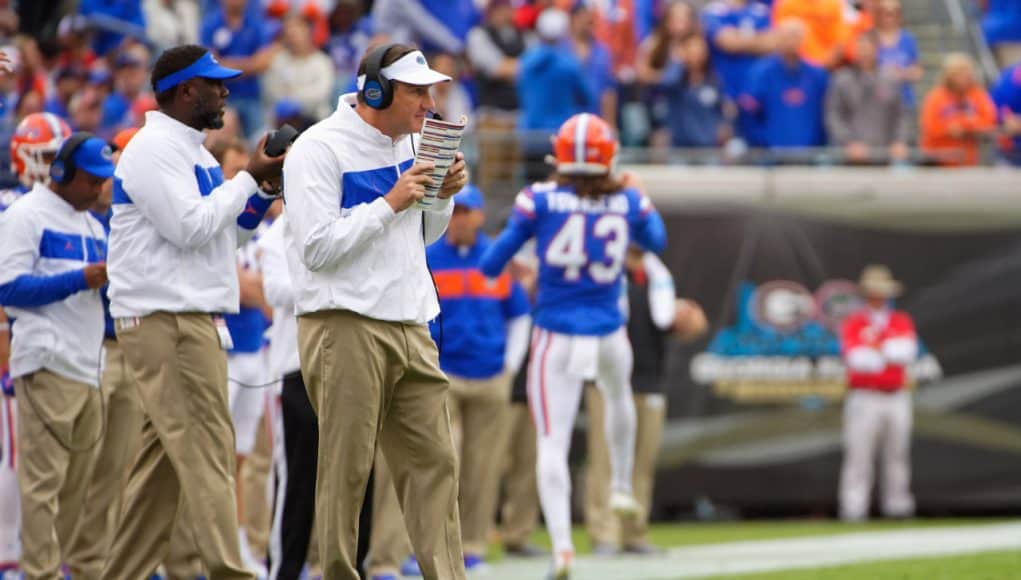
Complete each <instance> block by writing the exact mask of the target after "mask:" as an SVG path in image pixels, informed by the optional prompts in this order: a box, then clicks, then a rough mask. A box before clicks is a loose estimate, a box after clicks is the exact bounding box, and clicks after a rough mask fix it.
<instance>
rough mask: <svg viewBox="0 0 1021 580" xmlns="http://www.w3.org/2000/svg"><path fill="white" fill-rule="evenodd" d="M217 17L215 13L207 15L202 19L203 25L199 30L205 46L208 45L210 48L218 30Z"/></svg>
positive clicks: (200, 38)
mask: <svg viewBox="0 0 1021 580" xmlns="http://www.w3.org/2000/svg"><path fill="white" fill-rule="evenodd" d="M215 18H216V17H215V15H213V14H210V15H209V16H208V17H206V19H205V20H203V21H202V26H201V27H200V29H201V30H200V31H199V40H200V41H201V42H202V45H203V46H207V47H209V48H213V33H214V32H216V26H215V24H216V21H215V20H214V19H215ZM213 50H215V49H213Z"/></svg>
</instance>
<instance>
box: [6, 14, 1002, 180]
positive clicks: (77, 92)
mask: <svg viewBox="0 0 1021 580" xmlns="http://www.w3.org/2000/svg"><path fill="white" fill-rule="evenodd" d="M902 1H903V0H857V1H854V2H852V1H851V0H772V1H771V2H766V1H761V0H713V1H709V2H705V1H701V2H695V1H688V0H614V1H612V2H605V1H598V0H83V1H82V2H80V5H79V9H78V12H77V13H75V14H62V13H61V12H60V9H59V7H58V6H59V4H60V3H57V2H38V3H37V2H21V3H18V7H17V8H16V9H15V8H12V6H13V4H12V3H11V2H10V0H0V49H2V50H4V51H5V52H6V53H7V54H8V55H9V56H10V58H11V61H12V65H13V66H14V67H15V69H16V72H15V74H14V75H8V76H7V77H5V78H4V79H3V80H0V105H2V107H3V108H2V110H0V134H3V135H4V136H9V135H10V134H11V132H12V131H13V128H14V127H15V126H16V125H17V123H18V121H19V120H20V119H22V118H24V116H25V115H28V114H30V113H32V112H36V111H49V112H53V113H55V114H57V115H59V116H61V117H63V118H65V119H66V120H67V121H68V122H69V123H70V124H71V126H72V127H73V128H75V129H78V130H90V131H94V132H96V133H98V134H99V135H101V136H106V137H112V136H113V135H114V134H116V133H117V132H118V131H119V130H121V129H124V128H126V127H130V126H137V125H138V124H139V123H140V122H141V121H142V119H143V115H144V113H145V111H147V110H150V109H152V108H154V107H155V102H154V100H153V98H152V94H151V90H150V88H149V86H148V78H147V77H148V70H149V64H150V62H151V61H152V59H153V58H154V56H155V55H156V54H158V52H159V51H160V50H162V49H163V48H165V47H168V46H172V45H176V44H181V43H189V42H198V43H200V44H203V45H205V46H208V47H210V48H211V49H213V51H214V52H215V54H216V55H217V56H218V58H219V59H220V61H221V62H223V63H224V64H225V65H226V66H230V67H234V68H238V69H241V70H243V71H245V73H246V75H245V76H244V77H242V78H241V79H238V80H236V81H232V82H231V83H229V89H230V92H231V94H230V97H229V104H230V108H231V115H230V117H231V118H230V119H229V122H228V127H227V129H225V130H224V131H221V135H222V137H223V138H225V139H230V138H232V137H234V136H235V135H240V136H242V137H246V138H248V139H249V140H254V139H256V138H257V137H258V135H260V134H261V132H262V131H263V130H264V129H267V128H271V127H272V126H276V125H278V124H279V123H281V122H284V121H287V122H291V123H292V124H298V125H304V126H307V125H308V124H310V123H311V122H314V121H315V120H318V119H320V118H322V117H323V116H325V115H327V114H329V113H330V111H331V110H332V109H333V108H334V107H335V103H336V98H337V97H338V96H339V95H340V94H343V93H345V92H349V91H351V90H353V87H354V83H355V79H354V77H355V67H356V64H357V62H358V59H359V58H360V56H361V55H362V54H364V52H365V51H366V49H368V48H370V47H371V46H374V45H376V44H378V43H380V42H383V41H396V42H411V43H414V44H417V45H419V46H421V47H422V48H423V50H425V51H426V52H427V54H429V56H430V62H434V63H437V66H439V67H441V68H443V69H445V72H449V73H450V74H453V75H455V76H456V77H457V78H458V79H459V80H458V82H456V83H453V84H451V85H448V86H444V87H442V89H440V90H439V91H438V93H439V94H438V95H437V105H438V109H439V111H438V112H440V113H441V114H442V115H443V116H444V117H447V118H457V117H459V116H460V115H462V114H467V115H468V116H469V118H470V119H471V120H472V123H473V126H474V128H476V129H479V130H480V133H479V134H480V135H489V136H490V137H489V140H490V141H492V142H491V143H490V144H489V146H488V147H487V144H486V139H480V143H481V144H480V150H481V157H482V158H483V160H485V161H487V162H492V161H495V162H500V163H511V162H513V161H515V160H516V159H517V155H518V154H523V155H524V156H525V158H526V159H532V160H536V159H537V160H540V161H541V159H542V158H543V157H544V155H545V154H546V153H548V151H547V147H548V139H547V134H548V133H549V132H550V131H551V130H553V129H555V128H556V127H558V126H559V125H560V124H561V123H562V122H563V121H564V120H565V119H566V118H568V117H569V116H570V115H572V114H574V113H577V112H581V111H591V112H594V113H599V114H601V115H602V116H603V117H604V118H605V119H607V120H608V121H609V122H610V123H611V124H612V125H614V126H615V127H616V128H617V129H618V131H619V132H620V135H621V139H622V141H623V143H624V144H625V145H626V146H649V147H654V148H666V147H676V148H685V149H688V148H702V149H707V150H710V151H713V152H715V153H716V154H717V155H718V159H720V160H727V159H733V158H735V157H736V156H739V155H740V154H741V153H742V152H744V151H747V150H748V149H749V148H752V149H766V150H773V151H777V150H783V151H804V150H813V149H814V148H823V147H828V148H829V149H828V151H829V152H830V153H832V154H835V155H836V159H837V160H842V161H845V162H848V163H860V164H875V163H887V162H891V161H893V162H916V163H917V162H923V163H938V164H944V165H972V164H975V163H978V162H979V160H980V146H981V145H982V144H994V143H995V144H996V147H997V149H998V155H997V157H998V158H999V159H1005V160H1008V161H1013V162H1015V163H1017V162H1019V157H1021V155H1019V153H1018V144H1019V142H1021V140H1019V136H1021V121H1019V118H1018V117H1017V115H1018V114H1019V113H1021V103H1019V99H1021V97H1019V93H1021V72H1018V67H1017V66H1016V65H1014V66H1009V65H1013V61H1008V62H1003V65H1004V66H1006V67H1008V68H1006V70H1005V72H1004V73H1003V76H1002V78H1000V79H992V83H991V88H990V90H987V89H986V87H985V86H983V84H982V83H981V81H980V80H979V76H980V75H979V74H978V73H977V71H976V67H975V65H974V64H973V62H972V61H971V59H970V58H969V57H968V56H967V55H965V54H956V53H955V54H950V55H947V56H946V57H945V62H944V64H943V70H942V73H941V75H940V79H939V82H938V83H937V84H936V85H935V86H934V87H933V88H932V90H931V91H930V92H928V94H925V95H923V96H922V97H921V98H919V97H917V96H916V94H915V85H916V84H917V83H918V82H919V81H920V80H921V79H922V78H923V74H924V72H925V71H923V68H922V66H921V63H920V55H919V49H918V46H917V43H916V41H915V39H914V37H913V36H912V34H911V32H909V31H908V30H906V29H905V28H904V27H903V24H902V14H901V8H902V7H901V2H902ZM976 7H977V8H978V9H980V10H982V11H983V12H982V21H981V28H982V30H983V31H984V32H985V34H986V37H987V40H988V42H989V44H990V46H992V47H993V49H994V50H995V51H996V52H997V54H999V55H1001V56H1002V57H1003V58H1009V59H1014V61H1016V60H1017V59H1021V53H1018V52H1017V50H1016V49H1017V48H1018V47H1021V2H1019V1H1018V0H981V1H977V3H976ZM1012 55H1013V56H1012ZM218 138H220V137H218V136H214V137H212V139H213V140H215V139H218ZM494 140H495V141H494ZM510 150H513V151H514V153H511V152H510ZM4 154H6V151H5V152H4ZM0 164H2V165H3V166H4V167H6V166H7V165H8V163H6V160H3V159H0ZM540 165H541V163H540Z"/></svg>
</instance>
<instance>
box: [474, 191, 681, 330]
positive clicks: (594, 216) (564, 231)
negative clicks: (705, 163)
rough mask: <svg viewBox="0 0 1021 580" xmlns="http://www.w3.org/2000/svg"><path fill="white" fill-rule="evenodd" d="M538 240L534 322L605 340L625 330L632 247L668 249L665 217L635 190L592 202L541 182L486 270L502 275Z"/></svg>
mask: <svg viewBox="0 0 1021 580" xmlns="http://www.w3.org/2000/svg"><path fill="white" fill-rule="evenodd" d="M533 237H534V238H535V240H536V244H535V246H536V253H537V255H538V258H539V281H538V293H537V296H536V303H535V310H534V313H533V317H534V319H535V324H536V325H537V326H539V327H541V328H544V329H546V330H551V331H553V332H558V333H562V334H580V335H594V336H602V335H606V334H610V333H611V332H613V331H615V330H617V329H618V328H620V327H621V326H622V325H623V324H624V315H623V313H622V312H621V308H620V293H621V280H622V275H623V271H624V260H625V258H626V256H627V250H628V246H629V245H630V244H631V243H632V242H634V243H637V244H638V245H639V246H641V247H642V248H644V249H645V250H649V251H652V252H656V253H659V252H661V251H662V250H663V248H664V247H665V246H666V228H665V227H664V225H663V219H662V218H661V217H660V215H659V213H658V212H656V209H655V208H654V207H653V206H652V202H651V201H649V198H648V197H646V196H645V195H643V194H641V193H640V192H639V191H638V190H636V189H629V188H625V189H621V190H619V191H617V192H615V193H611V194H608V195H605V196H602V197H598V198H590V197H579V196H578V195H576V194H575V193H574V191H573V189H572V188H571V187H570V186H562V185H557V184H556V183H553V182H548V183H538V184H535V185H533V186H532V187H529V188H527V189H525V190H524V191H522V192H521V193H519V194H518V196H517V199H516V200H515V202H514V211H513V213H512V215H511V218H510V221H509V223H508V224H507V228H506V229H505V230H504V231H503V233H501V234H500V237H499V238H498V239H497V240H496V242H495V243H494V244H493V245H492V246H490V248H489V250H488V251H487V252H486V254H485V255H483V257H482V262H481V264H480V269H481V270H482V272H483V273H484V274H485V275H486V276H489V277H495V276H497V275H498V274H499V273H500V272H501V271H502V270H503V267H504V265H506V263H507V262H508V261H509V260H510V259H511V257H513V256H514V254H515V253H516V252H517V251H518V249H519V248H520V247H521V246H522V245H523V244H524V243H525V242H526V241H528V240H529V239H530V238H533Z"/></svg>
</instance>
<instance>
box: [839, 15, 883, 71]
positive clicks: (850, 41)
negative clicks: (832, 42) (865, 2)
mask: <svg viewBox="0 0 1021 580" xmlns="http://www.w3.org/2000/svg"><path fill="white" fill-rule="evenodd" d="M875 27H876V22H875V19H873V18H872V15H871V14H869V13H868V12H865V11H864V10H862V11H861V12H859V13H858V18H857V19H855V21H854V22H852V23H851V25H850V26H848V32H847V43H846V44H845V45H844V60H845V61H847V62H851V63H853V62H854V61H855V59H856V58H857V56H858V37H859V36H861V35H862V34H865V33H866V32H869V31H871V30H872V29H873V28H875Z"/></svg>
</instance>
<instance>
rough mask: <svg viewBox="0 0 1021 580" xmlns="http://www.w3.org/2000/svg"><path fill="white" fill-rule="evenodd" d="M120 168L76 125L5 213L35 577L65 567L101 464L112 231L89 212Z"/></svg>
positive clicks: (25, 529) (28, 568)
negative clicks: (97, 461) (96, 450)
mask: <svg viewBox="0 0 1021 580" xmlns="http://www.w3.org/2000/svg"><path fill="white" fill-rule="evenodd" d="M111 175H113V162H112V161H111V159H110V148H109V147H108V146H107V145H106V143H105V142H104V141H103V140H102V139H100V138H98V137H96V136H94V135H92V134H90V133H76V134H74V135H72V136H71V137H70V138H69V139H67V140H66V141H65V142H64V144H63V145H62V146H61V147H60V150H59V151H58V152H57V156H56V158H55V159H54V161H53V163H52V165H51V166H50V183H49V185H48V186H47V185H43V184H42V183H41V182H39V181H37V182H36V184H35V186H34V188H33V189H32V191H31V192H30V194H29V195H26V196H24V197H23V198H22V199H21V200H19V201H18V203H16V204H14V205H13V206H11V208H10V209H9V210H7V211H6V212H5V213H4V214H3V217H2V218H0V306H3V307H4V308H6V309H7V310H8V312H10V314H11V318H12V319H14V318H16V319H17V323H16V324H14V325H13V326H12V335H13V340H12V341H11V359H10V373H11V377H13V378H14V384H15V388H16V390H17V393H18V397H17V401H18V438H17V441H18V443H20V445H21V455H20V457H19V460H20V461H19V464H18V484H19V487H20V488H21V513H22V526H21V542H22V547H23V552H22V553H23V555H22V560H21V568H22V571H23V572H24V574H25V577H26V578H60V577H62V574H61V573H60V564H61V555H62V554H65V553H66V551H67V548H68V546H69V544H70V539H71V533H72V531H73V530H74V527H75V523H76V521H77V519H78V515H79V513H80V511H81V507H82V502H83V500H84V499H85V498H84V495H85V491H86V489H87V487H86V486H84V485H82V481H84V480H86V479H87V478H88V474H89V472H90V471H91V469H92V462H93V457H94V455H93V454H92V453H90V452H89V450H90V449H91V448H92V447H93V446H95V445H96V443H97V442H98V440H99V438H100V437H101V436H102V433H101V431H102V413H101V411H102V406H101V402H100V396H99V391H98V388H99V364H100V363H99V361H100V354H101V351H102V346H103V304H102V302H101V301H100V298H99V291H98V289H99V288H100V287H102V286H103V285H104V284H106V265H105V264H104V260H105V254H106V240H105V235H104V230H103V226H102V224H100V223H99V222H98V221H97V220H96V219H95V218H93V217H92V216H91V215H89V214H88V212H87V211H86V210H88V209H89V206H91V205H92V204H93V202H95V201H96V199H97V198H98V197H99V193H100V189H101V187H102V185H103V182H104V181H106V180H107V179H109V178H110V176H111ZM0 517H6V514H5V515H4V516H0ZM71 573H72V574H74V575H75V576H77V575H78V573H79V571H78V570H72V571H71Z"/></svg>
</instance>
